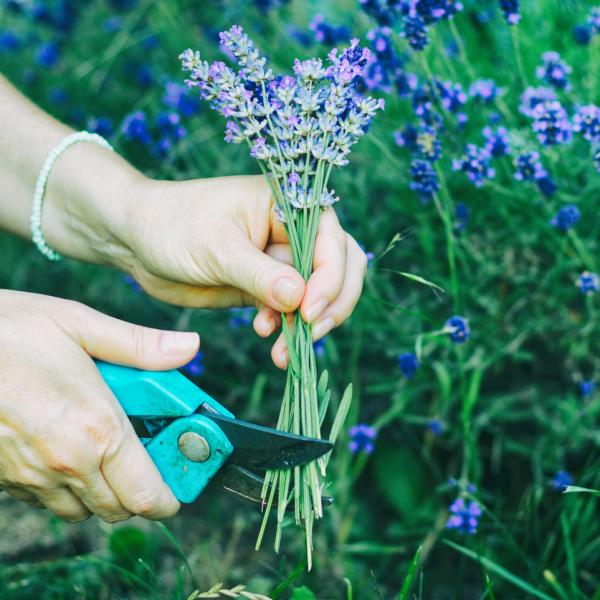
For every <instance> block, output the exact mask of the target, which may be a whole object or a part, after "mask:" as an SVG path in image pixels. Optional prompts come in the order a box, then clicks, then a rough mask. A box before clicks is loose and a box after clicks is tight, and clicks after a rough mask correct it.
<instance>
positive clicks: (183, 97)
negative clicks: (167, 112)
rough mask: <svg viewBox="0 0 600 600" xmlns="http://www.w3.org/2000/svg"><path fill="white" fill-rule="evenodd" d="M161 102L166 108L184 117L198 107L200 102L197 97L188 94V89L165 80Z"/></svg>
mask: <svg viewBox="0 0 600 600" xmlns="http://www.w3.org/2000/svg"><path fill="white" fill-rule="evenodd" d="M162 102H163V104H164V105H165V106H166V107H167V108H171V109H173V110H174V111H177V112H178V113H179V114H181V115H182V116H184V117H191V116H192V115H194V114H196V113H197V112H198V109H199V108H200V103H199V102H198V100H197V98H194V97H192V96H191V95H190V91H189V89H188V88H187V87H186V86H185V85H180V84H178V83H176V82H174V81H167V83H166V85H165V93H164V95H163V98H162Z"/></svg>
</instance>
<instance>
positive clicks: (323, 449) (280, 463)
mask: <svg viewBox="0 0 600 600" xmlns="http://www.w3.org/2000/svg"><path fill="white" fill-rule="evenodd" d="M201 412H202V414H203V415H204V416H205V417H208V418H209V419H211V420H212V421H214V422H215V423H216V424H217V425H218V426H219V427H220V428H221V430H222V431H223V433H224V434H225V435H226V436H227V437H228V438H229V441H230V442H231V443H232V444H233V448H234V450H233V454H232V455H231V456H230V457H229V462H230V463H233V464H236V465H239V466H240V467H247V468H251V469H259V470H266V469H289V468H292V467H297V466H299V465H304V464H306V463H309V462H310V461H312V460H315V459H317V458H319V457H320V456H323V454H326V453H327V452H329V451H330V450H331V449H332V448H333V444H332V443H331V442H330V441H328V440H319V439H316V438H309V437H304V436H300V435H294V434H292V433H285V432H283V431H277V430H276V429H270V428H269V427H263V426H262V425H256V424H254V423H249V422H247V421H240V420H239V419H230V418H229V417H224V416H223V415H219V414H217V413H214V412H212V411H210V410H202V411H201Z"/></svg>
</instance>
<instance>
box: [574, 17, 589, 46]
mask: <svg viewBox="0 0 600 600" xmlns="http://www.w3.org/2000/svg"><path fill="white" fill-rule="evenodd" d="M592 35H593V30H592V27H591V26H590V25H588V24H587V23H584V24H583V25H575V27H573V38H574V40H575V41H576V42H577V43H578V44H580V45H581V46H587V45H588V44H589V43H590V41H591V40H592Z"/></svg>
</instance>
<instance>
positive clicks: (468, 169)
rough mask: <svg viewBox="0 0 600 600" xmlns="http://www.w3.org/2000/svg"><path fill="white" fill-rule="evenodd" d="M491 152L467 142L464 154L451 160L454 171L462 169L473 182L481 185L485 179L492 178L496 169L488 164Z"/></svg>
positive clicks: (478, 185) (477, 185)
mask: <svg viewBox="0 0 600 600" xmlns="http://www.w3.org/2000/svg"><path fill="white" fill-rule="evenodd" d="M491 157H492V154H491V152H490V150H489V149H488V148H487V147H486V148H478V147H477V146H476V145H475V144H468V145H467V151H466V153H465V155H464V156H462V157H461V158H459V159H456V158H455V159H454V160H453V161H452V168H453V169H454V170H455V171H462V172H463V173H465V174H466V175H467V177H468V178H469V179H470V180H471V181H472V182H473V183H474V184H475V186H476V187H481V186H482V185H483V184H484V182H485V180H486V179H492V178H493V177H494V176H495V175H496V170H495V169H494V168H493V167H491V166H490V159H491Z"/></svg>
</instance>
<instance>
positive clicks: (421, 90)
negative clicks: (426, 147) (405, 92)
mask: <svg viewBox="0 0 600 600" xmlns="http://www.w3.org/2000/svg"><path fill="white" fill-rule="evenodd" d="M412 108H413V111H414V113H415V115H417V116H418V117H420V118H421V119H423V121H425V122H426V123H430V122H431V120H432V114H433V103H432V98H431V93H430V91H429V87H428V86H424V85H418V86H417V87H416V88H415V90H414V92H413V96H412Z"/></svg>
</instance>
